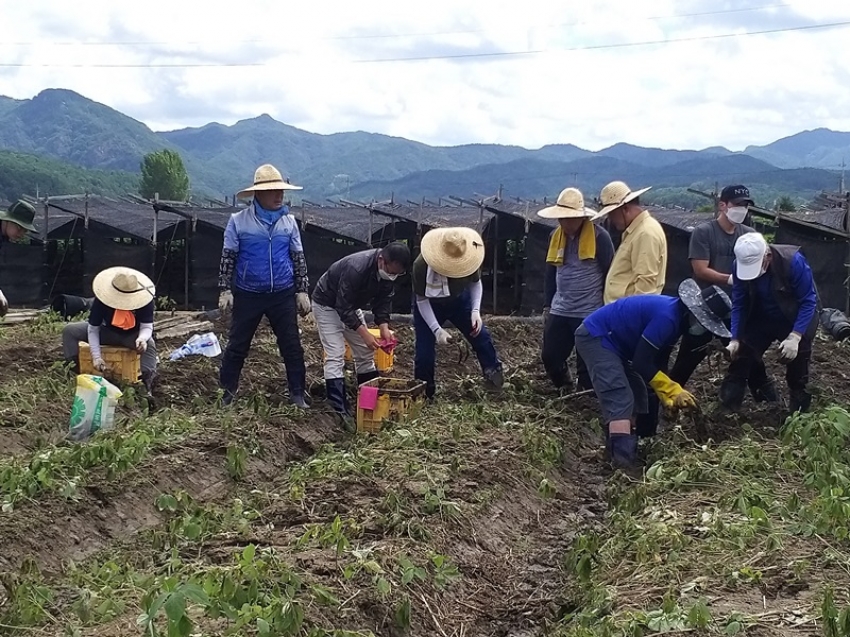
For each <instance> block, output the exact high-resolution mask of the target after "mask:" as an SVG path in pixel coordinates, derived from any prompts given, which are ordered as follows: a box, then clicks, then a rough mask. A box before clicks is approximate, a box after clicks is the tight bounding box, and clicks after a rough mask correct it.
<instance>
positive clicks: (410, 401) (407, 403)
mask: <svg viewBox="0 0 850 637" xmlns="http://www.w3.org/2000/svg"><path fill="white" fill-rule="evenodd" d="M364 387H377V388H378V400H377V404H376V405H375V408H374V409H362V408H361V407H360V392H361V391H362V390H363V388H364ZM424 402H425V381H420V380H404V379H402V378H386V377H381V378H375V379H373V380H370V381H367V382H365V383H363V384H362V385H360V387H359V388H358V389H357V431H358V433H377V432H379V431H380V430H381V427H382V424H383V421H384V420H385V419H386V418H393V419H398V418H401V417H402V416H414V415H415V414H416V413H418V412H419V409H421V407H422V404H423V403H424Z"/></svg>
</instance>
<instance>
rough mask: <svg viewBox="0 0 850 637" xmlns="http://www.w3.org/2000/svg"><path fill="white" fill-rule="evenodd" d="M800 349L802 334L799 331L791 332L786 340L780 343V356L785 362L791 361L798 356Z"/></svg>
mask: <svg viewBox="0 0 850 637" xmlns="http://www.w3.org/2000/svg"><path fill="white" fill-rule="evenodd" d="M799 349H800V335H799V334H797V332H791V333H790V334H789V335H788V336H787V337H786V338H785V340H784V341H782V342H781V343H780V344H779V358H780V359H781V360H782V362H784V363H790V362H791V361H793V360H794V359H795V358H797V351H798V350H799Z"/></svg>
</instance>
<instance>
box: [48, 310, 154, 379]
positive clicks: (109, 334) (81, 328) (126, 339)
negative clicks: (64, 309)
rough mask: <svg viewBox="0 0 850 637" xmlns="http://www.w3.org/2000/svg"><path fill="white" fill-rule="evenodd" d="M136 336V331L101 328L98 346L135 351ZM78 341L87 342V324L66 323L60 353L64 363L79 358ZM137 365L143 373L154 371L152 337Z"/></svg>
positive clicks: (137, 332)
mask: <svg viewBox="0 0 850 637" xmlns="http://www.w3.org/2000/svg"><path fill="white" fill-rule="evenodd" d="M138 334H139V331H138V330H130V331H124V330H116V329H113V328H111V327H107V326H101V328H100V344H101V345H111V346H113V347H126V348H128V349H136V336H138ZM80 341H83V342H84V343H88V342H89V324H88V323H86V322H80V323H68V324H67V325H66V326H65V328H64V329H63V330H62V353H63V355H64V356H65V360H66V361H69V360H76V359H77V358H78V357H79V355H80ZM139 364H140V367H141V368H142V371H143V372H152V371H154V370H155V369H156V342H155V341H154V340H153V337H151V338H150V340H148V348H147V349H146V350H145V352H144V354H142V355H141V357H140V361H139Z"/></svg>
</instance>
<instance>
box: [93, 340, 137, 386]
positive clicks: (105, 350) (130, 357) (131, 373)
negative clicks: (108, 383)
mask: <svg viewBox="0 0 850 637" xmlns="http://www.w3.org/2000/svg"><path fill="white" fill-rule="evenodd" d="M100 353H101V356H102V357H103V361H104V362H105V363H106V365H107V367H109V371H108V372H107V373H108V374H109V376H110V377H112V378H114V379H120V380H123V381H126V382H128V383H138V382H139V380H140V378H141V376H142V369H141V360H140V359H139V353H138V352H137V351H136V350H134V349H127V348H126V347H112V346H109V345H101V346H100ZM80 373H81V374H92V375H94V376H100V372H99V371H97V370H96V369H95V368H94V367H93V366H92V360H91V348H90V347H89V344H88V343H86V342H83V341H80Z"/></svg>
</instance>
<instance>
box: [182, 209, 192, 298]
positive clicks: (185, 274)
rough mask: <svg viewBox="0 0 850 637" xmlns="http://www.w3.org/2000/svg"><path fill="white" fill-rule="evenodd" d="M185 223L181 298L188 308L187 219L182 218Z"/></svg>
mask: <svg viewBox="0 0 850 637" xmlns="http://www.w3.org/2000/svg"><path fill="white" fill-rule="evenodd" d="M183 223H184V224H185V225H186V244H185V245H184V246H183V262H184V263H183V294H184V296H183V299H184V303H185V305H186V309H187V310H188V309H190V308H191V305H190V304H189V220H188V219H183Z"/></svg>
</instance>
